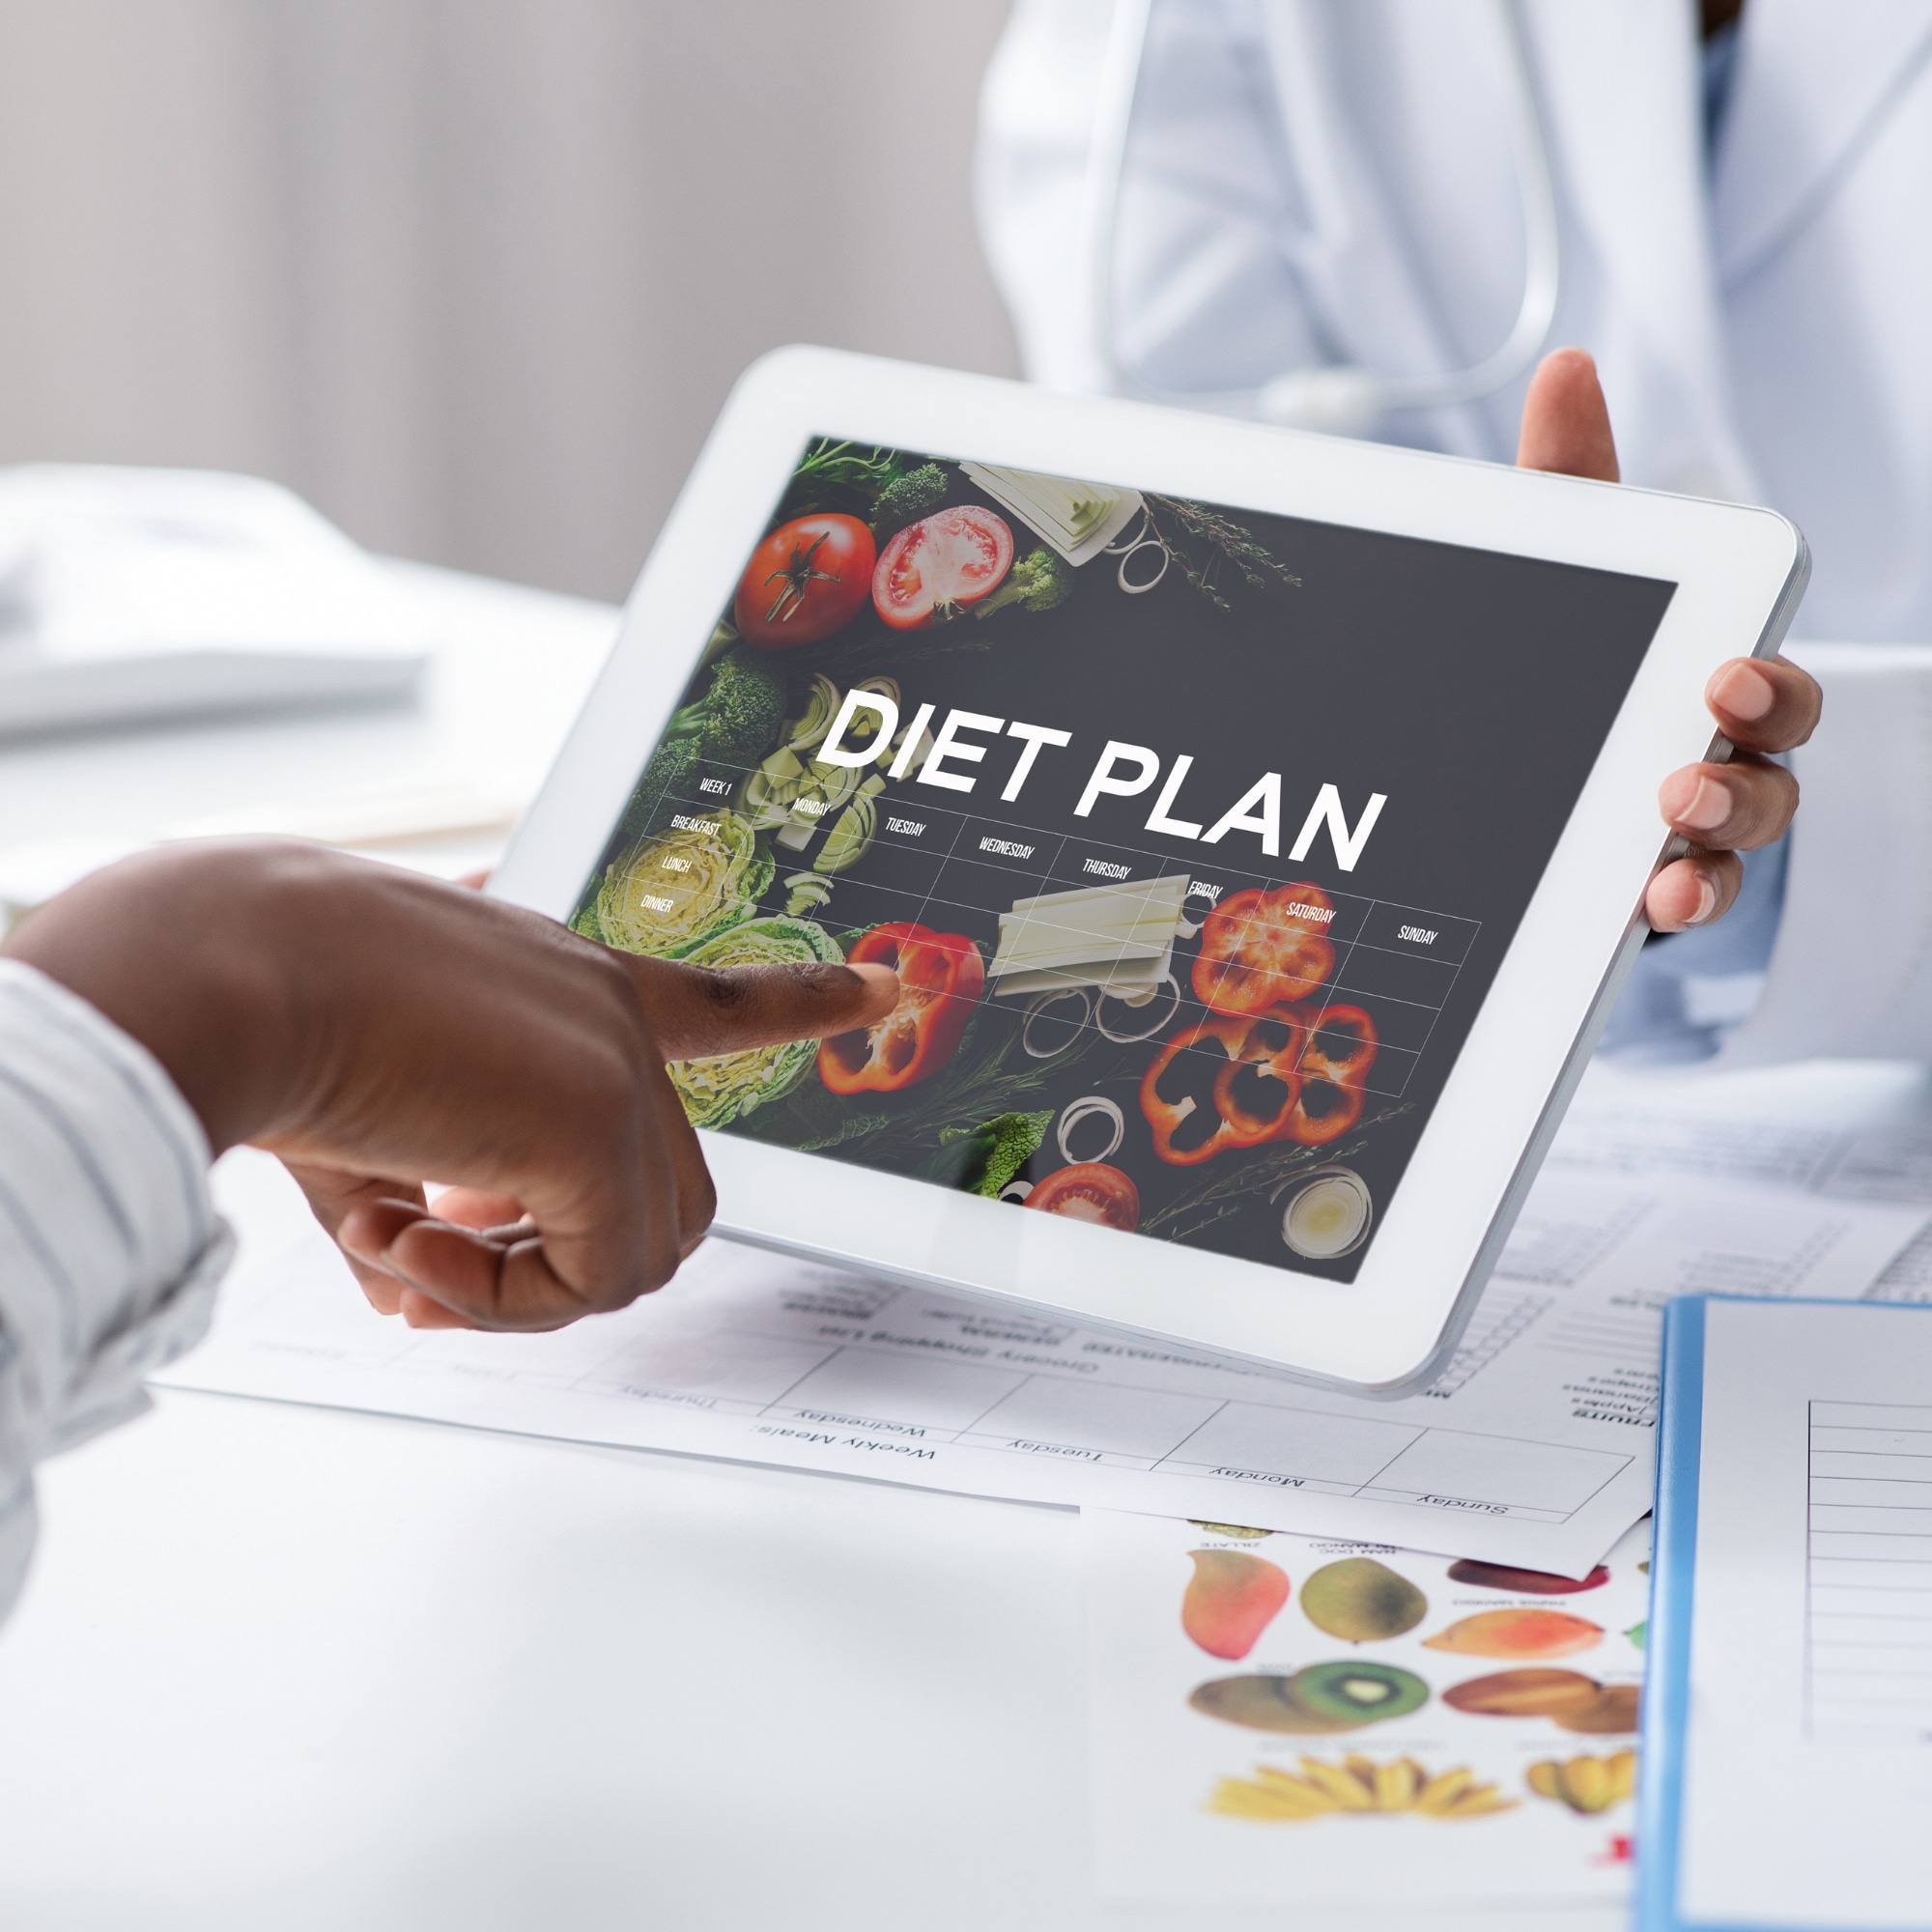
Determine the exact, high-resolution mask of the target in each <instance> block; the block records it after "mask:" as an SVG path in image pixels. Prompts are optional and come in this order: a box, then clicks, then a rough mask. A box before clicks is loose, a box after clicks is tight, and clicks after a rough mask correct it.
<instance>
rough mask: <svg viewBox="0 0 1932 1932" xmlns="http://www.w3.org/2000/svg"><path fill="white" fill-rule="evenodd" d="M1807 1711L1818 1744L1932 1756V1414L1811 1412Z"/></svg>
mask: <svg viewBox="0 0 1932 1932" xmlns="http://www.w3.org/2000/svg"><path fill="white" fill-rule="evenodd" d="M1810 1459H1811V1463H1810V1494H1809V1517H1808V1525H1807V1527H1808V1536H1807V1546H1806V1602H1805V1704H1806V1716H1807V1720H1808V1729H1809V1734H1810V1736H1811V1738H1812V1740H1813V1742H1814V1743H1818V1744H1850V1745H1870V1744H1901V1745H1914V1744H1932V1406H1910V1407H1903V1406H1889V1405H1883V1404H1878V1403H1864V1402H1814V1403H1812V1404H1811V1405H1810Z"/></svg>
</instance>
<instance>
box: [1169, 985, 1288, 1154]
mask: <svg viewBox="0 0 1932 1932" xmlns="http://www.w3.org/2000/svg"><path fill="white" fill-rule="evenodd" d="M1307 1038H1308V1032H1307V1026H1306V1024H1305V1022H1304V1021H1303V1019H1302V1018H1301V1016H1300V1015H1299V1014H1297V1013H1294V1012H1293V1011H1291V1010H1290V1009H1287V1008H1285V1007H1277V1008H1274V1009H1271V1010H1269V1011H1267V1012H1264V1013H1258V1014H1254V1015H1250V1016H1237V1015H1229V1016H1226V1017H1217V1018H1212V1019H1207V1020H1203V1021H1201V1022H1200V1023H1199V1024H1198V1025H1195V1026H1191V1027H1183V1028H1182V1029H1181V1030H1180V1031H1179V1033H1178V1034H1176V1035H1175V1036H1174V1037H1173V1038H1171V1039H1170V1040H1168V1041H1167V1043H1166V1044H1165V1045H1164V1046H1163V1047H1162V1048H1161V1050H1160V1052H1159V1053H1158V1054H1156V1055H1155V1057H1154V1059H1153V1061H1152V1063H1151V1065H1149V1067H1148V1070H1147V1072H1146V1073H1145V1074H1143V1075H1142V1076H1141V1093H1140V1100H1141V1112H1142V1113H1143V1114H1144V1115H1145V1116H1146V1117H1147V1122H1148V1125H1149V1126H1150V1127H1151V1129H1152V1132H1153V1151H1154V1152H1155V1153H1156V1154H1158V1155H1159V1156H1160V1158H1161V1159H1162V1160H1164V1161H1169V1162H1171V1163H1172V1164H1173V1165H1175V1166H1177V1167H1194V1166H1198V1165H1199V1164H1200V1163H1201V1162H1202V1161H1205V1160H1212V1159H1213V1158H1214V1156H1215V1155H1216V1154H1218V1153H1225V1152H1226V1151H1228V1150H1229V1149H1231V1148H1245V1147H1259V1146H1260V1145H1261V1144H1262V1143H1263V1142H1264V1141H1270V1140H1278V1139H1280V1138H1281V1137H1282V1136H1283V1134H1285V1133H1286V1131H1287V1128H1288V1122H1290V1120H1291V1119H1292V1118H1293V1113H1294V1109H1295V1104H1296V1101H1297V1099H1298V1097H1299V1094H1300V1091H1301V1075H1300V1073H1299V1071H1298V1070H1297V1068H1298V1065H1299V1063H1300V1060H1301V1058H1302V1055H1303V1053H1304V1052H1305V1050H1306V1046H1307Z"/></svg>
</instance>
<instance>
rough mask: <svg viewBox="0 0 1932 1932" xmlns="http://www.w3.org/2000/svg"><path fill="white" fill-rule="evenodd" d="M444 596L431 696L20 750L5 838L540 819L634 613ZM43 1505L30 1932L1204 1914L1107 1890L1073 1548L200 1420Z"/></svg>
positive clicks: (452, 587)
mask: <svg viewBox="0 0 1932 1932" xmlns="http://www.w3.org/2000/svg"><path fill="white" fill-rule="evenodd" d="M409 576H410V577H411V579H412V582H414V583H415V585H416V586H417V588H418V589H420V591H421V592H422V594H423V595H425V596H428V597H431V598H433V599H435V600H436V601H437V602H438V603H439V604H440V607H441V608H443V609H444V610H445V611H447V613H448V617H449V622H450V631H451V636H452V638H453V639H456V641H455V642H454V643H453V644H452V646H451V647H450V649H449V650H448V652H447V653H446V655H445V658H444V660H443V662H442V663H441V664H440V666H439V668H437V670H436V671H435V672H434V673H433V676H432V680H431V685H430V690H429V695H428V697H427V699H426V701H425V703H424V704H423V705H422V706H420V707H418V708H413V709H405V710H390V711H369V712H362V713H359V714H357V713H337V714H333V715H327V716H318V717H315V718H312V719H306V720H290V719H286V718H284V719H276V720H260V721H256V722H253V723H249V724H232V725H208V726H204V727H197V728H194V729H185V730H174V731H159V732H147V733H144V732H125V733H120V734H116V735H114V736H112V737H104V738H98V739H76V740H71V741H67V742H48V743H45V744H41V745H35V746H27V747H17V746H15V747H9V748H7V750H6V751H5V753H4V754H0V842H5V843H12V842H14V841H17V840H25V839H29V838H51V837H56V836H63V835H68V834H75V833H87V834H97V833H98V834H100V835H103V836H106V837H116V838H118V837H121V836H123V835H129V836H138V835H139V834H141V833H142V832H144V831H145V830H147V829H150V828H152V827H155V826H158V825H162V824H166V823H169V822H172V821H175V820H179V819H183V818H191V817H196V816H200V815H202V814H206V813H213V812H216V811H231V810H237V809H240V808H243V807H248V806H251V805H270V804H275V803H281V802H285V801H304V800H307V799H311V798H316V797H322V796H326V795H336V794H346V793H350V792H354V791H355V790H357V789H362V788H376V787H381V786H390V785H396V784H401V783H409V782H413V781H418V780H432V779H434V780H458V779H460V780H469V781H476V782H479V783H482V782H488V783H505V784H508V785H509V786H510V788H511V789H513V790H516V789H522V790H524V791H528V790H531V789H533V788H534V786H535V784H536V782H537V781H538V780H539V779H540V778H541V776H542V773H543V771H544V770H545V768H546V767H547V765H548V763H549V761H550V758H551V756H552V754H553V753H554V748H555V745H556V743H557V741H558V739H559V738H560V737H561V735H562V733H563V731H564V729H565V727H566V726H567V725H568V724H569V722H570V720H571V718H572V717H573V716H574V715H575V713H576V710H577V707H578V704H579V703H580V701H581V699H582V693H583V691H584V689H585V688H586V686H587V684H588V682H589V679H590V677H591V676H592V675H593V674H594V671H595V669H596V667H597V665H598V664H599V663H600V662H601V661H602V657H603V653H604V650H605V648H606V647H607V645H608V642H609V639H610V637H611V632H612V628H613V625H614V621H615V612H614V611H611V610H609V609H608V608H607V607H603V606H598V605H587V604H582V603H578V602H576V601H574V600H569V599H563V598H554V597H549V596H545V595H543V594H541V593H537V592H529V591H523V590H513V589H510V588H508V587H505V586H498V585H491V584H484V583H481V582H475V581H473V580H466V579H462V578H456V577H451V576H448V575H447V574H445V573H440V572H428V571H421V570H415V569H412V570H411V571H410V572H409ZM42 1515H43V1541H42V1547H41V1552H40V1556H39V1559H38V1562H37V1565H36V1569H35V1572H34V1575H33V1577H32V1578H31V1580H30V1582H29V1584H28V1589H27V1595H26V1597H25V1599H24V1601H23V1603H22V1605H21V1606H20V1608H19V1610H18V1612H17V1614H16V1616H15V1618H14V1621H13V1623H12V1624H11V1625H10V1626H9V1627H8V1628H7V1629H6V1630H5V1631H4V1632H0V1821H4V1823H0V1927H4V1928H6V1932H21V1929H22V1928H33V1932H56V1928H58V1929H59V1932H66V1928H73V1927H87V1928H102V1932H105V1928H110V1927H111V1928H114V1932H122V1928H126V1927H128V1926H132V1925H137V1924H138V1925H140V1926H143V1927H147V1928H153V1929H154V1932H161V1928H175V1927H182V1928H186V1927H193V1928H195V1932H229V1928H238V1932H239V1928H247V1932H264V1928H270V1927H272V1928H274V1932H308V1928H311V1927H313V1928H322V1927H328V1928H331V1932H333V1928H339V1927H343V1926H349V1925H354V1926H355V1927H357V1928H358V1932H388V1928H409V1932H419V1929H420V1932H428V1928H438V1932H440V1928H444V1927H448V1928H457V1927H461V1928H464V1932H497V1928H502V1932H513V1928H514V1932H523V1929H524V1928H534V1927H545V1928H550V1927H556V1928H570V1932H595V1929H596V1928H602V1927H607V1926H608V1927H613V1928H614V1927H618V1926H622V1927H626V1928H632V1927H638V1926H653V1927H658V1926H662V1927H666V1928H673V1927H675V1928H685V1927H692V1928H698V1927H702V1928H706V1932H711V1928H717V1932H727V1928H737V1927H747V1928H749V1927H767V1926H775V1925H781V1924H782V1925H785V1926H788V1927H796V1928H799V1932H807V1929H808V1928H812V1927H819V1926H823V1927H827V1928H831V1927H838V1928H841V1932H849V1928H852V1927H856V1926H864V1925H880V1924H886V1923H893V1924H897V1925H904V1926H917V1927H920V1928H921V1932H941V1928H949V1927H954V1926H957V1927H962V1928H964V1927H968V1926H971V1927H975V1928H980V1927H986V1926H992V1925H998V1926H1001V1927H1003V1928H1005V1927H1010V1928H1015V1932H1018V1928H1025V1927H1031V1926H1040V1927H1047V1926H1051V1927H1054V1928H1057V1932H1076V1928H1080V1927H1084V1926H1089V1925H1109V1926H1118V1925H1121V1924H1123V1923H1125V1924H1131V1925H1134V1926H1145V1927H1148V1928H1150V1932H1155V1929H1156V1928H1162V1927H1165V1926H1168V1925H1177V1926H1178V1925H1182V1924H1192V1923H1196V1922H1200V1921H1198V1920H1197V1919H1195V1918H1194V1917H1193V1916H1192V1915H1182V1916H1181V1917H1179V1918H1174V1917H1171V1916H1169V1915H1168V1914H1166V1913H1163V1912H1161V1911H1160V1910H1158V1909H1155V1910H1152V1911H1151V1912H1140V1911H1134V1910H1128V1911H1126V1912H1124V1913H1122V1911H1121V1910H1118V1909H1109V1908H1105V1907H1102V1906H1100V1905H1099V1904H1097V1903H1096V1902H1095V1901H1094V1898H1093V1894H1092V1889H1091V1886H1090V1883H1089V1876H1088V1862H1087V1861H1088V1838H1087V1830H1086V1805H1087V1781H1086V1749H1087V1743H1086V1730H1085V1688H1084V1684H1085V1669H1086V1655H1085V1646H1084V1642H1083V1637H1082V1633H1081V1627H1080V1613H1081V1605H1080V1596H1079V1581H1078V1572H1077V1549H1076V1544H1075V1537H1076V1531H1077V1519H1076V1518H1075V1516H1074V1515H1073V1514H1072V1513H1071V1512H1068V1511H1058V1510H1047V1509H1037V1508H1027V1507H1019V1506H1013V1505H1008V1504H1000V1503H990V1502H982V1501H974V1500H968V1499H963V1498H957V1497H950V1496H932V1495H925V1494H920V1493H917V1492H911V1491H905V1490H897V1489H893V1488H890V1487H886V1486H883V1485H875V1484H867V1483H856V1482H839V1481H829V1480H824V1479H820V1478H815V1477H808V1476H802V1475H795V1474H789V1473H784V1472H781V1471H774V1470H768V1469H756V1468H745V1467H738V1466H733V1465H730V1464H725V1463H703V1462H696V1461H691V1460H687V1459H680V1458H675V1457H665V1456H651V1455H634V1454H624V1453H618V1452H609V1451H600V1450H595V1449H586V1448H580V1447H573V1446H567V1445H562V1444H552V1443H545V1442H535V1441H529V1440H524V1439H519V1438H516V1437H511V1436H495V1435H487V1434H481V1433H476V1432H469V1431H461V1430H452V1429H445V1428H440V1427H437V1426H435V1425H430V1424H414V1423H409V1422H400V1421H394V1420H388V1419H384V1418H378V1417H373V1416H357V1415H345V1414H338V1413H329V1412H324V1411H317V1410H309V1409H300V1408H291V1407H282V1406H275V1405H271V1404H267V1403H255V1402H241V1401H231V1400H225V1399H222V1398H219V1397H210V1396H196V1395H186V1394H172V1393H171V1394H165V1395H163V1396H162V1398H161V1400H160V1402H159V1404H158V1406H157V1407H156V1411H155V1412H154V1413H152V1414H150V1415H148V1416H146V1417H144V1418H143V1419H142V1420H140V1421H138V1422H136V1423H134V1424H133V1425H131V1426H130V1427H128V1428H127V1429H124V1430H121V1431H119V1432H116V1433H114V1434H112V1435H107V1436H105V1437H102V1438H100V1439H99V1440H98V1441H96V1442H94V1443H91V1444H89V1445H87V1446H86V1447H84V1448H83V1449H81V1450H79V1451H77V1452H75V1453H74V1454H72V1455H71V1456H69V1457H66V1458H63V1459H60V1460H58V1461H56V1462H55V1463H51V1464H50V1465H48V1467H47V1468H46V1470H45V1471H44V1473H43V1483H42Z"/></svg>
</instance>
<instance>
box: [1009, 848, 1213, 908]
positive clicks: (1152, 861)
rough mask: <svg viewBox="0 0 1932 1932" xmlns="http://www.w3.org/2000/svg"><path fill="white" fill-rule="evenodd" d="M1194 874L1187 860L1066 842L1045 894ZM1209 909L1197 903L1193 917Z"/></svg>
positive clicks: (1156, 853) (1054, 864)
mask: <svg viewBox="0 0 1932 1932" xmlns="http://www.w3.org/2000/svg"><path fill="white" fill-rule="evenodd" d="M1193 876H1194V875H1193V873H1192V872H1190V871H1189V869H1188V866H1187V862H1186V860H1184V859H1176V858H1173V857H1172V856H1168V855H1163V854H1162V853H1159V852H1137V851H1135V850H1134V849H1133V848H1132V847H1131V846H1127V845H1105V844H1101V843H1098V842H1097V841H1095V840H1094V839H1092V838H1066V839H1063V840H1062V841H1061V842H1060V846H1059V849H1058V851H1057V852H1056V854H1055V855H1054V858H1053V861H1052V864H1051V865H1050V867H1048V872H1047V877H1048V879H1049V880H1050V881H1051V883H1050V884H1048V885H1046V886H1044V887H1042V888H1041V890H1042V891H1043V892H1049V893H1066V892H1080V891H1083V890H1087V889H1091V888H1093V887H1097V886H1127V885H1137V884H1138V885H1145V884H1146V883H1148V882H1149V881H1150V880H1153V879H1175V878H1186V879H1187V880H1188V881H1189V883H1190V884H1191V883H1192V881H1193ZM1205 909H1206V907H1205V903H1197V906H1196V909H1195V911H1194V912H1193V913H1192V914H1191V915H1190V917H1193V918H1197V919H1198V918H1199V917H1200V915H1201V912H1202V911H1204V910H1205Z"/></svg>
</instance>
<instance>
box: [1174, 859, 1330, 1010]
mask: <svg viewBox="0 0 1932 1932" xmlns="http://www.w3.org/2000/svg"><path fill="white" fill-rule="evenodd" d="M1334 917H1335V908H1334V907H1333V905H1332V904H1330V902H1329V899H1328V895H1327V894H1326V893H1324V892H1323V891H1322V890H1321V887H1320V886H1310V885H1295V886H1278V887H1276V889H1275V890H1274V891H1273V892H1271V893H1267V892H1263V891H1262V889H1261V888H1260V887H1259V886H1250V887H1249V888H1248V889H1247V890H1246V891H1245V892H1239V893H1231V894H1230V895H1228V896H1227V897H1226V898H1224V899H1223V900H1222V901H1221V902H1220V903H1219V904H1218V905H1217V906H1216V907H1215V908H1214V910H1213V911H1212V912H1210V913H1209V914H1208V917H1207V918H1206V919H1205V920H1204V921H1202V923H1201V951H1200V952H1198V953H1197V954H1196V955H1195V959H1194V967H1193V973H1192V979H1193V981H1194V994H1195V997H1196V998H1197V999H1198V1000H1199V1001H1200V1002H1201V1004H1202V1005H1203V1006H1204V1007H1206V1008H1208V1010H1209V1011H1210V1012H1217V1013H1261V1012H1265V1011H1266V1010H1267V1009H1268V1008H1269V1007H1273V1006H1280V1005H1284V1004H1286V1003H1288V1002H1291V1001H1294V1000H1300V999H1305V998H1306V997H1307V996H1308V995H1309V994H1310V993H1312V992H1314V990H1315V989H1316V987H1318V986H1319V985H1321V982H1322V981H1323V980H1326V979H1327V977H1328V976H1329V974H1330V973H1332V972H1333V971H1334V970H1335V948H1334V946H1333V945H1332V944H1331V943H1330V941H1329V939H1328V936H1327V934H1328V923H1329V921H1330V920H1332V919H1333V918H1334Z"/></svg>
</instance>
